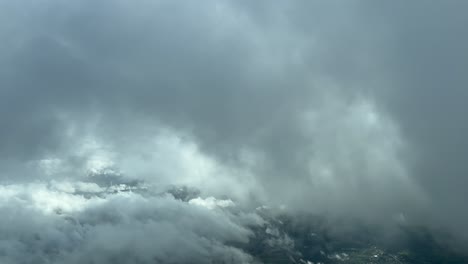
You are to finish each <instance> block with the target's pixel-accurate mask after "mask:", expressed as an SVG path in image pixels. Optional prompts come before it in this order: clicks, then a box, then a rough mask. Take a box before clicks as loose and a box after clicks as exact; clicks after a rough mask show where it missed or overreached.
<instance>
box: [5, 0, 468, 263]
mask: <svg viewBox="0 0 468 264" xmlns="http://www.w3.org/2000/svg"><path fill="white" fill-rule="evenodd" d="M464 10H466V4H465V3H463V2H461V1H454V2H450V3H438V2H424V3H422V2H421V1H418V2H414V3H406V2H403V1H401V2H398V1H397V2H392V3H375V2H371V1H354V2H347V3H342V2H338V1H335V2H334V1H327V3H325V2H310V1H297V2H280V1H255V2H251V1H236V2H234V1H205V2H203V3H196V4H195V3H182V2H177V1H140V2H138V3H135V2H130V1H124V0H119V1H99V2H96V1H79V2H75V3H62V2H59V1H52V0H44V1H40V2H37V1H18V2H14V3H13V2H9V1H0V17H1V21H0V22H1V23H0V24H1V26H0V36H1V38H2V39H5V41H2V43H1V44H0V58H1V63H0V87H1V88H0V110H1V111H0V120H1V122H2V124H1V126H0V164H1V165H2V167H3V168H5V169H4V170H3V171H2V172H1V176H0V177H1V179H2V180H3V181H4V182H9V183H12V182H13V183H16V182H19V181H21V182H25V181H26V182H28V181H31V180H37V179H48V180H51V179H76V178H82V177H85V176H86V175H87V174H93V173H102V172H103V171H106V170H107V172H110V173H123V174H125V175H126V176H128V177H130V178H133V179H137V180H144V181H146V182H151V183H154V184H158V185H161V186H163V185H164V186H165V185H170V184H188V185H195V186H196V187H198V188H200V189H203V191H204V192H206V193H209V194H216V195H223V194H227V195H231V196H233V197H236V199H238V200H239V201H242V202H245V203H247V204H250V205H253V206H256V205H257V203H269V204H271V205H275V206H281V205H284V206H286V207H287V208H290V209H291V210H292V211H295V210H305V211H311V212H320V213H327V214H330V215H338V216H343V215H346V216H354V217H358V218H363V219H366V220H376V221H377V222H381V221H384V222H386V221H387V220H386V219H393V217H395V216H400V215H404V216H405V217H406V218H408V219H411V220H413V221H416V222H419V221H420V220H421V219H425V220H424V221H428V222H430V223H432V224H436V225H442V226H444V228H445V229H448V230H451V231H454V230H459V229H464V228H465V227H466V225H465V223H466V222H468V214H466V212H465V211H466V210H462V208H463V205H464V203H465V202H466V195H465V194H464V193H465V192H464V189H463V186H465V185H466V184H467V183H468V182H467V181H468V180H467V179H468V178H467V177H466V176H464V173H465V172H466V171H467V169H468V168H466V165H465V162H464V160H463V157H464V156H466V155H465V154H467V153H465V150H464V149H466V148H465V145H466V144H467V142H468V141H467V140H466V139H465V136H464V134H466V133H465V132H466V130H467V126H466V125H465V122H464V117H463V116H464V115H463V110H464V100H465V99H466V98H467V94H466V92H465V90H464V89H463V87H464V85H466V84H467V81H468V80H467V79H466V78H467V77H466V74H465V72H464V69H465V68H466V67H465V66H467V65H466V61H467V60H466V56H467V55H466V54H468V53H467V52H466V47H468V45H466V44H468V43H466V42H467V40H468V39H467V37H466V34H465V28H466V26H467V24H468V21H467V19H466V18H465V16H464V15H463V11H464ZM51 225H53V224H51ZM121 229H122V230H123V231H122V232H124V230H126V229H127V226H122V227H121ZM102 232H104V233H105V232H107V231H105V230H104V231H102ZM141 232H145V231H144V230H142V231H141ZM220 232H221V231H220ZM97 233H98V234H100V233H99V232H97ZM104 233H103V234H104ZM123 235H125V234H123ZM173 235H175V234H173ZM103 236H104V235H103ZM463 236H464V237H465V238H466V237H468V234H461V235H460V237H463ZM96 243H97V242H96ZM220 243H221V244H222V241H221V242H220ZM221 244H220V245H221ZM93 245H94V244H93ZM96 246H97V245H96ZM90 247H95V246H90ZM161 247H163V245H161ZM89 250H92V249H89ZM135 250H136V249H135ZM226 250H231V249H226ZM195 251H196V252H200V251H199V250H195ZM142 254H143V253H142ZM205 254H207V253H205ZM236 254H237V253H236ZM143 255H144V254H143ZM77 258H78V257H77ZM77 261H78V260H77ZM103 261H104V260H103Z"/></svg>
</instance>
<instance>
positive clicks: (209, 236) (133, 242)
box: [0, 182, 262, 263]
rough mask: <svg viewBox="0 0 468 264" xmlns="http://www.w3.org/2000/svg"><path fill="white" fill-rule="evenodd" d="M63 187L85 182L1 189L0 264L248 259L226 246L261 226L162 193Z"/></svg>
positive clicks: (245, 239) (253, 218) (241, 216)
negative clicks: (98, 192)
mask: <svg viewBox="0 0 468 264" xmlns="http://www.w3.org/2000/svg"><path fill="white" fill-rule="evenodd" d="M65 185H76V186H81V187H84V188H82V190H83V189H84V190H89V188H88V187H89V186H91V185H92V184H91V183H83V182H61V183H49V185H45V184H29V185H7V186H5V185H3V186H1V189H2V197H1V200H0V208H1V210H2V212H4V213H5V214H6V215H7V217H4V218H2V220H1V221H2V225H1V226H2V227H1V228H0V234H1V235H2V242H1V243H2V247H1V251H0V252H1V254H0V259H1V260H2V263H22V262H23V263H64V262H66V263H92V262H99V263H154V262H155V261H156V262H163V263H181V262H190V261H195V262H197V263H211V262H212V261H225V262H226V263H253V262H254V259H253V257H252V256H250V255H249V254H247V253H245V252H244V251H243V250H242V249H239V248H236V247H234V246H229V245H227V243H228V242H229V243H235V242H236V243H247V242H248V240H249V237H250V236H251V235H252V234H251V231H250V230H249V227H251V226H257V225H261V224H262V222H261V221H262V220H261V218H260V217H258V216H255V215H253V214H251V215H249V214H244V213H241V214H233V213H231V212H229V211H225V210H221V209H219V210H218V209H215V208H213V210H209V209H205V208H204V207H200V206H197V205H191V204H190V203H186V202H182V201H180V200H175V199H174V198H173V197H172V196H170V195H167V194H165V195H158V196H152V195H150V196H147V195H142V194H138V193H135V192H104V193H103V194H101V195H100V196H98V195H93V196H91V197H87V198H85V197H84V196H83V195H82V194H80V192H78V191H77V190H72V189H70V188H63V187H64V186H65ZM60 189H66V190H60ZM95 189H96V188H93V189H92V190H93V191H94V190H95ZM175 248H177V251H174V249H175Z"/></svg>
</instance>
